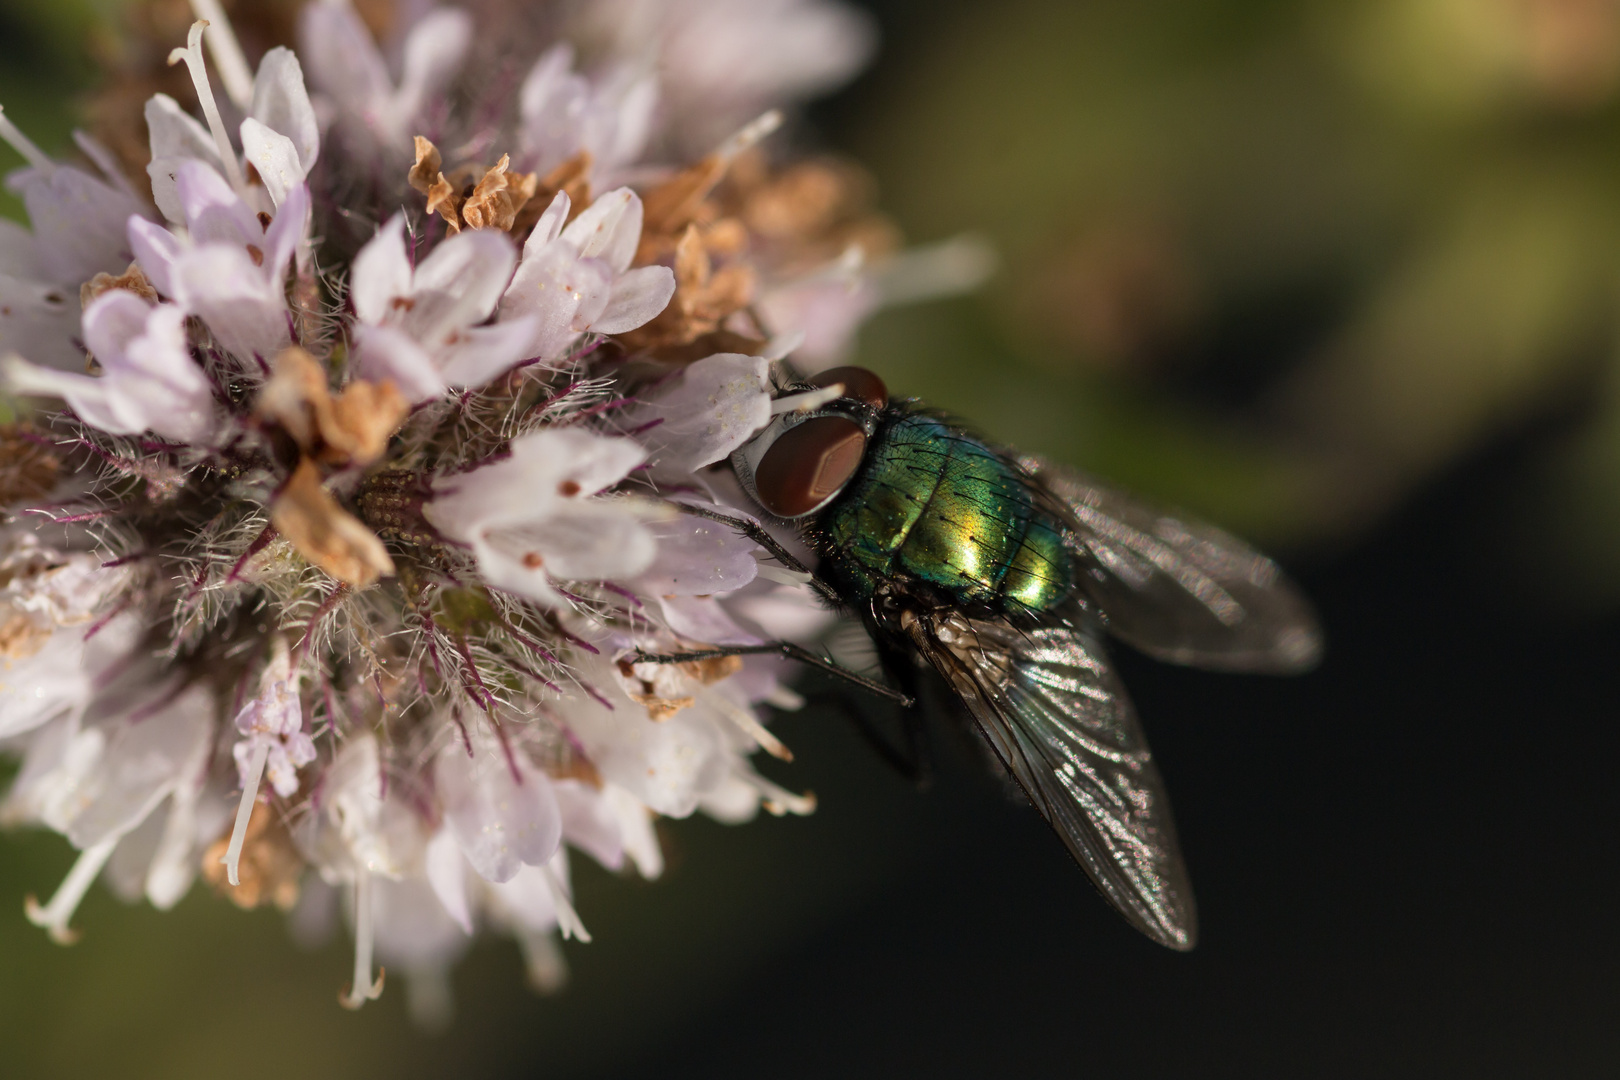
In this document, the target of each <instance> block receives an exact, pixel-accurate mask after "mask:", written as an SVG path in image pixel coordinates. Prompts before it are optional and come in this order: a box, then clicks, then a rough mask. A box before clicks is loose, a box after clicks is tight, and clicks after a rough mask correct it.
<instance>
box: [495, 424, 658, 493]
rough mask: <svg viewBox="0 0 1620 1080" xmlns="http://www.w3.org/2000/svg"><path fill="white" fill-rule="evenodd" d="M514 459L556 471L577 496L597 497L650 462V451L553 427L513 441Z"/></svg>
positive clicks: (614, 439)
mask: <svg viewBox="0 0 1620 1080" xmlns="http://www.w3.org/2000/svg"><path fill="white" fill-rule="evenodd" d="M512 458H513V460H514V461H519V462H523V463H525V464H526V465H528V466H529V467H531V468H536V469H540V468H551V469H554V470H555V472H554V475H555V477H556V480H557V482H558V483H559V484H563V483H569V482H571V483H572V485H574V486H575V487H576V488H577V491H578V494H580V495H595V494H598V493H600V492H603V491H606V490H607V489H608V488H610V487H612V486H613V485H615V484H617V483H618V482H619V481H621V480H623V479H624V478H625V477H626V476H629V475H630V473H631V471H632V470H633V469H635V467H636V466H637V465H640V464H641V463H642V462H643V461H645V460H647V451H646V450H645V449H644V448H643V447H642V446H640V445H639V444H638V443H636V441H635V440H633V439H626V438H622V437H619V436H609V435H597V434H594V433H592V432H590V431H586V430H584V429H581V428H552V429H547V430H541V431H536V432H532V433H530V434H528V435H524V436H522V437H520V438H517V439H514V440H512ZM570 497H572V496H570Z"/></svg>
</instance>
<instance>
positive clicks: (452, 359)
mask: <svg viewBox="0 0 1620 1080" xmlns="http://www.w3.org/2000/svg"><path fill="white" fill-rule="evenodd" d="M537 321H538V320H536V319H535V318H534V317H533V316H529V317H527V318H522V319H514V320H513V321H511V322H504V323H496V324H495V325H494V326H480V327H475V328H474V329H472V330H463V331H461V332H460V333H458V334H456V335H455V338H454V340H453V342H452V343H451V344H449V345H444V346H442V347H441V348H439V350H438V353H437V360H438V362H439V364H440V365H442V368H441V374H442V376H443V378H444V381H445V382H446V383H448V384H449V385H451V386H463V387H474V388H476V387H480V386H484V385H486V384H488V383H489V382H490V381H491V380H493V379H494V378H495V377H496V376H498V375H501V374H504V373H505V372H507V371H510V370H511V369H512V368H513V367H514V366H515V365H516V364H517V363H518V362H519V361H522V360H526V359H528V358H529V357H530V355H531V353H530V349H529V346H530V344H531V343H532V342H533V341H534V334H535V326H536V323H537Z"/></svg>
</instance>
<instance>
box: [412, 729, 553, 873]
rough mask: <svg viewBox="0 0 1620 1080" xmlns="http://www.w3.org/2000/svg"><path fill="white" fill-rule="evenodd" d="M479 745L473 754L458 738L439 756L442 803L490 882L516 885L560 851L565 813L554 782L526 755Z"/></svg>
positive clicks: (453, 827)
mask: <svg viewBox="0 0 1620 1080" xmlns="http://www.w3.org/2000/svg"><path fill="white" fill-rule="evenodd" d="M475 747H476V750H477V752H476V753H475V754H474V755H473V756H469V755H468V753H467V750H466V748H465V747H464V746H463V745H462V744H461V742H460V741H459V740H457V741H454V742H452V743H451V744H450V745H449V746H447V747H445V749H444V750H443V751H442V752H441V753H440V754H439V757H438V761H437V763H436V764H435V766H434V770H433V775H434V779H435V781H436V782H437V785H438V793H439V800H440V802H441V804H442V805H443V807H444V817H445V822H446V824H448V825H449V826H450V831H451V832H452V833H453V834H454V835H455V838H456V842H457V843H458V844H459V845H460V846H461V850H462V853H463V854H465V855H466V856H467V861H468V862H469V863H471V864H472V867H473V869H474V870H476V871H478V873H479V875H480V876H482V877H483V878H484V879H485V880H487V881H494V882H502V881H510V880H512V878H513V876H514V875H516V874H517V872H518V870H519V868H520V867H522V866H523V865H525V864H527V865H530V866H538V865H540V864H541V863H544V862H545V861H546V860H548V859H550V858H551V856H552V855H553V854H555V853H556V851H557V845H558V844H559V843H560V842H561V840H562V815H561V811H560V810H559V809H558V806H557V796H556V795H555V794H554V793H553V791H552V789H551V781H550V780H549V779H548V778H547V777H546V775H545V774H544V773H542V772H540V770H538V769H536V768H534V766H532V765H530V764H528V762H527V761H525V760H524V758H523V757H522V755H521V754H519V753H517V752H515V751H514V752H513V753H512V754H511V756H510V757H509V756H508V755H507V754H505V753H502V751H501V749H500V748H499V747H498V746H493V745H483V746H479V745H477V744H475ZM514 768H515V769H516V775H514V774H513V770H514Z"/></svg>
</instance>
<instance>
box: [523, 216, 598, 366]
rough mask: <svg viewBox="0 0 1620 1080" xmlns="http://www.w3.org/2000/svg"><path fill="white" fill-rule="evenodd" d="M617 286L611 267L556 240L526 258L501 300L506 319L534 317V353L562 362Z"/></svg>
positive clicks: (564, 241)
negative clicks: (570, 347) (559, 358)
mask: <svg viewBox="0 0 1620 1080" xmlns="http://www.w3.org/2000/svg"><path fill="white" fill-rule="evenodd" d="M612 288H613V273H612V271H611V270H610V269H609V268H608V266H607V264H606V263H603V262H601V261H599V260H596V259H581V258H579V255H578V252H576V251H575V249H574V247H573V245H572V244H570V243H569V242H568V241H566V240H555V241H553V242H552V243H550V244H547V245H545V246H544V247H542V248H540V249H539V250H538V251H534V252H532V253H531V254H525V256H524V259H523V262H522V264H521V265H520V266H519V267H518V269H517V273H516V274H515V275H513V277H512V284H511V286H510V287H509V288H508V289H507V290H506V295H505V296H504V297H503V298H502V300H501V319H502V321H506V320H510V319H516V318H521V317H523V316H525V315H532V316H534V317H535V320H536V324H537V327H538V329H537V330H536V331H535V339H534V342H533V344H532V350H533V353H534V355H536V356H540V357H544V358H545V359H548V360H552V359H556V358H558V357H560V356H562V355H564V354H565V353H566V352H567V351H568V348H569V346H570V345H572V344H573V342H574V341H575V340H576V339H577V338H578V337H579V335H580V334H581V333H582V332H583V331H584V330H586V329H587V328H588V327H589V326H590V322H591V320H592V319H594V318H596V317H597V316H599V315H600V314H601V313H602V311H603V310H604V309H605V308H606V307H607V302H608V298H609V296H610V295H611V293H612Z"/></svg>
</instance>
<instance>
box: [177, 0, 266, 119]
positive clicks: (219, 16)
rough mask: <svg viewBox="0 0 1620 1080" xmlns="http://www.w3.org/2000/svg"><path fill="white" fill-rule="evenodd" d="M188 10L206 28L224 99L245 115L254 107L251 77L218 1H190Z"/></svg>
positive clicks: (234, 34)
mask: <svg viewBox="0 0 1620 1080" xmlns="http://www.w3.org/2000/svg"><path fill="white" fill-rule="evenodd" d="M191 10H192V11H194V12H196V13H197V18H198V19H199V20H200V21H202V22H205V23H207V24H208V34H207V38H208V51H209V52H210V53H212V54H213V57H214V66H215V67H217V68H218V69H219V81H220V82H222V83H224V84H225V96H226V97H228V98H230V99H231V104H232V105H235V106H236V107H237V108H238V109H241V110H242V111H243V112H247V110H248V107H249V106H250V105H252V104H253V73H252V72H251V71H250V70H249V69H248V63H247V57H245V56H243V55H242V46H241V45H240V44H239V43H238V42H237V40H236V31H235V30H233V29H231V21H230V20H229V19H227V18H226V17H225V9H224V8H222V7H220V6H219V0H191Z"/></svg>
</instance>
